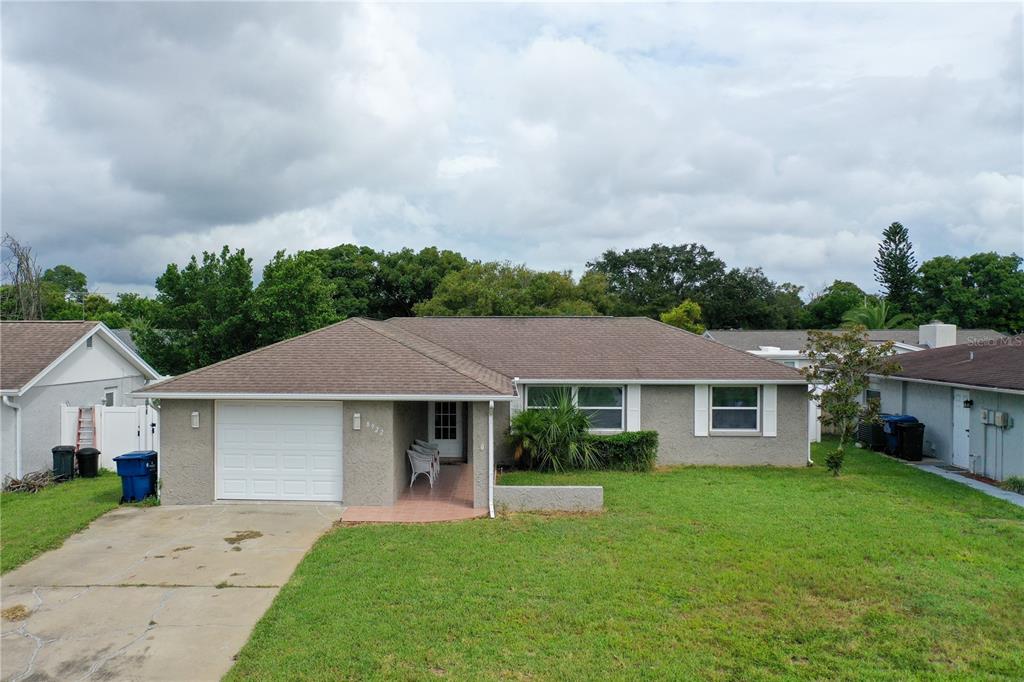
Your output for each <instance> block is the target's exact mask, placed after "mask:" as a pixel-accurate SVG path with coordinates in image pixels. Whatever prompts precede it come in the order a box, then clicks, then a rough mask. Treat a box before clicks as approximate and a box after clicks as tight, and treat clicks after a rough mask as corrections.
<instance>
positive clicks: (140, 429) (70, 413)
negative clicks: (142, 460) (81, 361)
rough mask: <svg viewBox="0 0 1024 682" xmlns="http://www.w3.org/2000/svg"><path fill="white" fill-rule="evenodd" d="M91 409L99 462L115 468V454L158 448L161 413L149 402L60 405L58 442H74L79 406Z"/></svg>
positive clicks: (157, 449)
mask: <svg viewBox="0 0 1024 682" xmlns="http://www.w3.org/2000/svg"><path fill="white" fill-rule="evenodd" d="M79 409H82V410H92V411H93V422H95V430H96V442H95V445H94V447H96V449H98V450H99V451H100V452H101V453H102V454H101V455H100V466H101V467H103V468H105V469H111V470H115V469H117V467H116V466H115V465H114V457H117V456H118V455H123V454H124V453H126V452H133V451H135V450H156V451H159V450H160V413H159V412H158V411H157V410H154V409H153V408H152V407H150V406H149V405H137V406H134V407H106V406H105V405H96V406H94V407H83V408H78V407H69V406H67V405H62V406H61V413H60V415H61V419H60V442H61V443H64V444H67V445H75V444H77V439H78V433H77V429H78V410H79Z"/></svg>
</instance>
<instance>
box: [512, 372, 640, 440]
mask: <svg viewBox="0 0 1024 682" xmlns="http://www.w3.org/2000/svg"><path fill="white" fill-rule="evenodd" d="M584 387H585V388H617V389H619V390H620V391H621V394H620V395H621V396H622V404H621V405H619V406H618V407H610V406H601V407H587V406H583V405H580V401H579V389H580V388H584ZM524 388H525V389H526V390H525V393H524V395H523V409H526V410H549V409H551V408H550V407H547V406H546V405H530V389H531V388H533V387H532V386H529V385H527V386H524ZM538 388H568V389H569V393H570V394H571V396H572V403H573V405H575V406H576V407H577V408H579V409H580V410H607V411H609V412H611V411H618V413H619V426H618V427H617V428H616V427H612V428H608V427H600V428H591V429H588V430H589V431H590V433H596V434H612V433H622V432H624V431H625V430H626V387H625V386H623V385H621V384H584V385H582V386H580V385H575V384H568V383H566V384H547V385H543V384H542V385H539V386H538Z"/></svg>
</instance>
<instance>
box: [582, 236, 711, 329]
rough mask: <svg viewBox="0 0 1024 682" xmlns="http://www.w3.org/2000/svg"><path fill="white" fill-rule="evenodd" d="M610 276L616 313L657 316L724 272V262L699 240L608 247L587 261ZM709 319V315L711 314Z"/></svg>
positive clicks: (695, 296)
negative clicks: (690, 242) (624, 247)
mask: <svg viewBox="0 0 1024 682" xmlns="http://www.w3.org/2000/svg"><path fill="white" fill-rule="evenodd" d="M587 267H588V268H589V269H590V270H591V271H593V272H599V273H601V274H603V275H605V277H607V279H608V288H609V291H610V292H611V294H612V295H614V296H615V298H616V301H617V304H616V309H615V310H614V311H613V312H614V313H615V314H617V315H644V316H646V317H653V318H657V317H658V315H660V314H661V313H662V312H664V311H666V310H669V309H671V308H673V307H674V306H676V305H678V304H679V302H680V301H683V300H685V299H688V298H689V299H696V298H697V294H698V292H700V291H701V289H702V288H703V287H704V286H705V285H706V284H707V283H708V282H710V281H711V280H712V279H714V278H715V277H718V276H721V275H722V274H723V273H724V272H725V263H723V262H722V260H721V259H719V258H717V257H715V254H714V252H713V251H709V250H708V249H706V248H705V247H703V246H701V245H700V244H677V245H674V246H669V245H665V244H651V245H650V246H648V247H646V248H641V249H626V250H624V251H622V252H619V251H615V250H613V249H609V250H608V251H605V252H604V253H603V254H601V257H600V258H598V259H597V260H595V261H592V262H590V263H587ZM709 319H710V318H709Z"/></svg>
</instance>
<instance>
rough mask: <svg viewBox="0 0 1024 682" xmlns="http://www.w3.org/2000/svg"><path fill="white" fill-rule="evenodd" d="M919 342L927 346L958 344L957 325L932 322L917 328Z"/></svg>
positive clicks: (940, 346) (936, 346)
mask: <svg viewBox="0 0 1024 682" xmlns="http://www.w3.org/2000/svg"><path fill="white" fill-rule="evenodd" d="M917 343H918V345H920V346H924V347H925V348H942V347H944V346H955V345H956V325H955V324H943V323H942V322H938V321H935V322H930V323H928V324H922V325H921V326H919V327H918V328H917Z"/></svg>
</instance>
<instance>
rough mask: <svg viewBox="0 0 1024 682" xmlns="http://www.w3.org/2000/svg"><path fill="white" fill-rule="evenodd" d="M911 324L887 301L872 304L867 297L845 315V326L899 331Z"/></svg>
mask: <svg viewBox="0 0 1024 682" xmlns="http://www.w3.org/2000/svg"><path fill="white" fill-rule="evenodd" d="M908 322H910V315H905V314H903V313H901V312H898V311H897V310H896V309H895V308H893V307H892V306H891V305H889V303H888V302H887V301H885V299H882V300H881V301H878V302H877V303H872V302H871V301H869V300H868V299H867V298H866V297H865V298H864V302H863V303H862V304H860V305H859V306H857V307H856V308H850V309H849V310H847V311H846V313H845V314H844V315H843V326H844V327H853V326H855V325H862V326H864V327H866V328H868V329H898V328H899V327H901V326H903V325H905V324H907V323H908Z"/></svg>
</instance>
